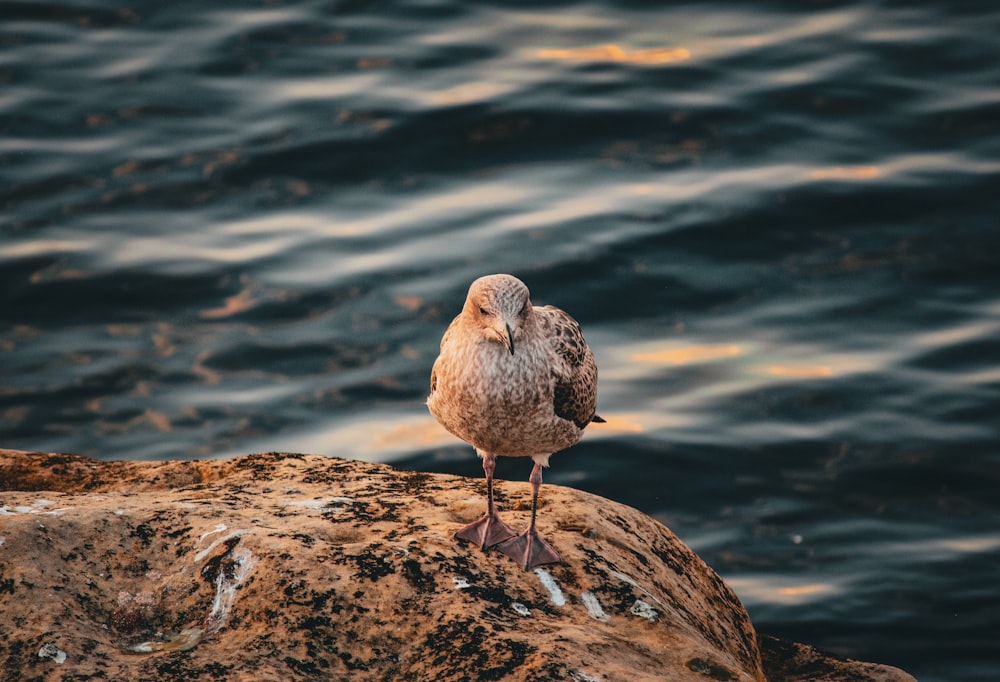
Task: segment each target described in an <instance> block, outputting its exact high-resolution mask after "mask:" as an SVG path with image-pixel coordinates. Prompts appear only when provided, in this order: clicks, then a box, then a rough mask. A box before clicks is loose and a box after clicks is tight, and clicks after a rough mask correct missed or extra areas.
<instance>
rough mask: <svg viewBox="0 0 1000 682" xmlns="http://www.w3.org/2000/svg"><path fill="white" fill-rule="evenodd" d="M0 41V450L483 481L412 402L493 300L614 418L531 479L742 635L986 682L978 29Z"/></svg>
mask: <svg viewBox="0 0 1000 682" xmlns="http://www.w3.org/2000/svg"><path fill="white" fill-rule="evenodd" d="M0 18H2V21H0V208H2V211H0V221H2V222H0V446H5V447H14V448H24V449H38V450H61V451H70V452H77V453H83V454H88V455H91V456H95V457H100V458H108V459H111V458H135V459H157V458H176V457H182V458H198V457H215V456H228V455H234V454H242V453H248V452H253V451H258V450H264V449H281V450H299V451H311V452H320V453H329V454H334V455H341V456H348V457H358V458H364V459H370V460H379V461H391V462H394V463H396V464H398V465H401V466H404V467H408V468H415V469H423V470H428V471H447V472H457V473H465V474H469V475H480V473H481V470H480V468H479V463H478V461H477V460H476V459H475V457H474V456H473V453H472V451H471V449H470V448H469V447H467V446H464V445H462V444H460V443H457V442H456V441H454V440H453V439H451V438H449V437H447V435H443V434H442V432H441V431H439V430H438V429H436V428H435V427H434V425H433V423H432V421H431V420H430V418H429V416H428V415H427V413H426V409H425V408H424V406H423V404H422V403H423V399H424V397H425V394H426V390H427V383H428V375H429V371H430V366H431V363H432V362H433V359H434V356H435V354H436V348H437V343H438V340H439V338H440V335H441V332H442V331H443V329H444V327H445V326H446V325H447V323H448V322H449V321H450V319H451V317H452V316H453V315H454V314H455V313H456V312H457V311H458V308H459V307H460V305H461V301H462V298H463V296H464V293H465V289H466V287H467V286H468V283H469V282H470V281H471V280H472V279H474V278H475V277H477V276H479V275H481V274H485V273H489V272H512V273H515V274H517V275H519V276H520V277H521V278H522V279H524V280H525V281H526V282H527V283H528V285H529V286H530V287H531V289H532V293H533V298H534V300H535V302H536V303H552V304H556V305H558V306H560V307H563V308H565V309H566V310H568V311H570V312H571V313H572V314H573V315H574V316H576V317H577V318H578V319H579V320H580V322H581V323H582V325H583V328H584V330H585V332H586V333H587V336H588V339H589V341H590V343H591V346H592V347H593V348H594V350H595V353H596V355H597V358H598V362H599V365H600V368H601V383H600V404H599V407H600V412H601V413H602V414H603V415H604V416H605V417H606V418H608V420H609V422H610V424H609V425H608V426H605V427H594V428H593V429H592V432H591V433H589V435H588V437H587V438H586V439H585V440H584V442H583V443H582V444H580V445H579V446H577V447H576V448H574V449H573V450H572V451H570V452H567V453H564V454H562V455H559V456H556V457H554V458H553V466H552V468H551V469H550V470H549V471H548V472H546V481H548V482H553V483H558V484H563V485H571V486H574V487H577V488H581V489H585V490H590V491H594V492H597V493H600V494H602V495H605V496H608V497H611V498H613V499H616V500H619V501H621V502H625V503H627V504H630V505H633V506H635V507H638V508H640V509H642V510H644V511H646V512H648V513H650V514H652V515H654V516H655V517H656V518H658V519H660V520H661V521H663V522H664V523H666V524H667V525H669V526H670V527H671V528H672V529H673V530H674V531H676V532H677V533H678V534H679V535H680V536H681V538H682V539H684V540H685V541H686V542H687V543H689V544H690V545H691V546H693V547H694V548H695V549H696V550H697V551H698V552H700V553H701V555H702V556H703V557H704V558H705V559H706V560H707V561H708V562H709V563H710V564H711V565H712V566H713V567H714V568H716V569H717V570H718V571H719V572H720V573H721V574H722V575H723V576H724V577H725V578H726V579H727V580H728V581H729V582H730V584H731V585H732V586H733V587H734V588H735V589H736V591H737V593H738V594H739V596H740V597H741V599H742V600H743V601H744V603H745V604H746V605H747V607H748V609H749V610H750V613H751V616H752V617H753V619H754V621H755V622H756V623H757V625H758V627H759V628H760V629H761V630H762V631H765V632H769V633H772V634H776V635H779V636H784V637H789V638H793V639H796V640H799V641H806V642H809V643H812V644H815V645H818V646H820V647H823V648H826V649H830V650H833V651H835V652H838V653H841V654H846V655H849V656H852V657H856V658H861V659H867V660H874V661H880V662H884V663H890V664H894V665H898V666H902V667H904V668H906V669H907V670H909V671H910V672H912V673H913V674H915V675H916V676H917V677H918V678H920V679H921V680H942V681H943V680H996V679H1000V493H998V487H1000V433H998V427H997V423H998V420H997V416H998V413H1000V225H998V222H1000V220H998V214H1000V47H998V46H1000V41H998V39H997V36H998V35H1000V7H998V6H997V5H996V3H995V2H985V1H983V2H944V1H941V2H937V3H901V2H896V3H893V2H883V3H879V2H853V3H851V2H811V3H791V2H788V3H781V2H756V3H741V4H740V5H734V6H733V7H727V6H725V5H721V4H714V5H713V4H705V3H690V4H683V3H680V4H671V5H669V6H665V7H661V6H658V5H657V4H646V3H640V2H634V3H583V4H577V3H567V2H553V3H547V4H539V3H515V4H510V5H508V4H506V3H482V2H480V3H472V2H456V1H454V0H451V1H449V0H441V1H439V2H435V1H428V2H365V1H364V0H346V1H344V2H330V1H325V0H324V1H318V2H279V1H275V2H264V3H227V2H169V3H168V2H148V3H142V4H138V5H134V6H130V7H127V8H122V7H121V4H120V3H117V2H110V1H99V0H92V1H90V2H61V3H44V2H0ZM498 474H499V476H501V477H502V478H514V479H525V478H526V477H527V474H528V467H527V465H525V464H524V462H521V461H519V460H513V461H508V460H502V461H501V462H500V466H499V469H498Z"/></svg>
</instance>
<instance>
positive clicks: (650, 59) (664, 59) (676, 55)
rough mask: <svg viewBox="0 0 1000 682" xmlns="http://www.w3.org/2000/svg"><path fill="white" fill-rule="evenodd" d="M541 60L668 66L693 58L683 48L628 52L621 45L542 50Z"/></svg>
mask: <svg viewBox="0 0 1000 682" xmlns="http://www.w3.org/2000/svg"><path fill="white" fill-rule="evenodd" d="M535 55H536V56H537V57H538V58H539V59H559V60H565V61H576V62H624V63H627V64H647V65H649V64H668V63H670V62H678V61H684V60H687V59H690V58H691V52H690V50H687V49H686V48H683V47H653V48H647V49H644V50H628V49H625V48H623V47H621V46H619V45H614V44H607V45H592V46H589V47H573V48H568V49H546V48H543V49H540V50H538V51H537V52H535Z"/></svg>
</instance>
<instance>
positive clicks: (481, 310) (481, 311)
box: [479, 308, 490, 315]
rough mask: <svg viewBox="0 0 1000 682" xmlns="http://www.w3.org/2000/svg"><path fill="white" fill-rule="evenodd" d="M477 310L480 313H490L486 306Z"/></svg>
mask: <svg viewBox="0 0 1000 682" xmlns="http://www.w3.org/2000/svg"><path fill="white" fill-rule="evenodd" d="M479 312H480V313H481V314H482V315H489V314H490V311H489V310H487V309H486V308H480V309H479Z"/></svg>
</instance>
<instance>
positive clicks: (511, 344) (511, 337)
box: [504, 324, 514, 355]
mask: <svg viewBox="0 0 1000 682" xmlns="http://www.w3.org/2000/svg"><path fill="white" fill-rule="evenodd" d="M506 326H507V335H506V336H505V337H504V341H506V342H507V348H508V349H510V354H511V355H513V354H514V330H513V329H511V327H510V325H509V324H508V325H506Z"/></svg>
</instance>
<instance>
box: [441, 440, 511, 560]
mask: <svg viewBox="0 0 1000 682" xmlns="http://www.w3.org/2000/svg"><path fill="white" fill-rule="evenodd" d="M480 454H481V455H482V456H483V471H484V472H485V473H486V515H485V516H483V518H481V519H479V520H478V521H474V522H472V523H470V524H469V525H468V526H465V527H464V528H462V529H460V530H459V531H458V532H457V533H455V537H457V538H458V539H459V540H468V541H469V542H474V543H476V544H477V545H479V546H480V547H482V548H483V549H486V548H487V547H492V546H493V545H498V544H500V543H501V542H503V541H504V540H509V539H510V538H512V537H514V536H515V535H516V533H515V532H514V530H513V529H512V528H511V527H510V526H508V525H507V524H506V523H504V522H503V521H501V520H500V517H499V516H498V515H497V507H496V504H494V502H493V470H494V469H495V468H496V463H497V460H496V456H494V455H492V454H490V453H488V452H481V453H480Z"/></svg>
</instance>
